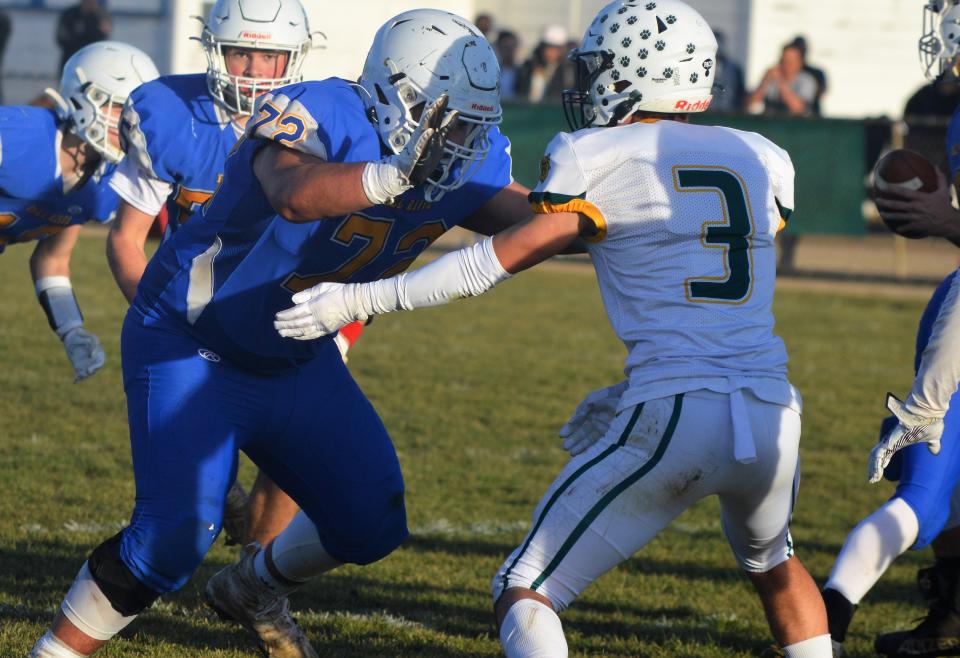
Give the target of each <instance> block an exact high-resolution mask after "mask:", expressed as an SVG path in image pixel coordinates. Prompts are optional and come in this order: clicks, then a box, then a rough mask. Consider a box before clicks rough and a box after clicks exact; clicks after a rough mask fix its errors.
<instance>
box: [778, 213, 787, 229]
mask: <svg viewBox="0 0 960 658" xmlns="http://www.w3.org/2000/svg"><path fill="white" fill-rule="evenodd" d="M785 228H787V220H785V219H784V218H783V217H781V218H780V226H778V227H777V233H779V232H780V231H782V230H783V229H785Z"/></svg>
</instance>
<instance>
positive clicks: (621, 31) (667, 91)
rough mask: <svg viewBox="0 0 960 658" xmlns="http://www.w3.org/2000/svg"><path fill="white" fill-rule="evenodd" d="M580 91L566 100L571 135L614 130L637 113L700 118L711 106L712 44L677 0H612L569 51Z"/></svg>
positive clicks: (570, 93) (570, 92)
mask: <svg viewBox="0 0 960 658" xmlns="http://www.w3.org/2000/svg"><path fill="white" fill-rule="evenodd" d="M570 59H572V60H573V61H574V62H575V63H576V65H577V89H567V90H565V91H564V94H563V105H564V112H565V113H566V115H567V123H569V124H570V127H571V129H573V130H579V129H580V128H587V127H599V126H611V125H617V124H618V123H620V122H622V121H623V120H624V119H626V118H627V117H628V116H630V115H631V114H632V113H634V112H637V111H638V110H643V111H646V112H661V113H673V114H685V113H689V112H703V111H705V110H706V109H707V108H708V107H710V101H711V100H713V78H714V67H715V66H716V61H717V39H716V37H714V36H713V30H711V29H710V26H709V25H707V21H705V20H704V19H703V17H702V16H701V15H700V14H699V13H697V12H696V11H695V10H694V9H693V8H691V7H690V6H689V5H687V4H685V3H683V2H680V0H614V2H611V3H610V4H609V5H607V6H606V7H604V8H603V9H601V10H600V13H599V14H597V16H596V18H594V20H593V23H591V24H590V27H589V28H587V33H586V34H585V35H584V37H583V43H582V44H581V45H580V47H579V48H577V49H576V50H574V51H573V52H571V53H570Z"/></svg>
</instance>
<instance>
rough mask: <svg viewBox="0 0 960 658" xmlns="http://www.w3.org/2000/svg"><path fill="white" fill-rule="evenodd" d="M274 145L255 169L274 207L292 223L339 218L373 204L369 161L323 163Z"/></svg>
mask: <svg viewBox="0 0 960 658" xmlns="http://www.w3.org/2000/svg"><path fill="white" fill-rule="evenodd" d="M280 148H281V147H276V146H273V145H270V146H268V147H266V148H264V149H263V151H262V152H261V153H260V154H258V155H257V158H256V159H255V160H254V163H253V170H254V173H255V174H256V176H257V179H258V180H259V181H260V185H261V186H262V187H263V191H264V193H265V194H266V196H267V199H269V201H270V205H272V206H273V209H274V210H276V211H277V213H278V214H279V215H280V216H281V217H283V218H284V219H286V220H288V221H291V222H313V221H318V220H322V219H326V218H329V217H339V216H341V215H346V214H349V213H352V212H357V211H358V210H363V209H364V208H369V207H370V206H371V205H373V204H372V203H371V202H370V200H369V199H368V198H367V195H366V193H365V192H364V190H363V182H362V179H363V169H364V167H365V166H366V163H363V162H352V163H333V162H322V161H320V160H318V159H316V158H310V157H309V156H306V155H304V154H300V153H296V152H294V151H290V150H288V149H283V150H279V149H280Z"/></svg>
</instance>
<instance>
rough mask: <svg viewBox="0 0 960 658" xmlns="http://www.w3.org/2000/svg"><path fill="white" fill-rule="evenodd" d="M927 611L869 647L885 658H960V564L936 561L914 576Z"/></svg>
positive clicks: (953, 561) (941, 560)
mask: <svg viewBox="0 0 960 658" xmlns="http://www.w3.org/2000/svg"><path fill="white" fill-rule="evenodd" d="M917 585H918V586H919V588H920V591H921V593H923V595H924V596H925V597H926V598H927V600H928V602H929V604H930V607H929V609H928V610H927V615H926V616H925V617H924V618H923V619H922V620H921V621H920V623H919V624H918V625H917V626H916V627H915V628H912V629H910V630H907V631H897V632H894V633H885V634H883V635H878V636H877V639H876V640H875V641H874V644H873V647H874V649H876V651H877V653H879V654H881V655H883V656H887V657H888V658H901V657H903V658H907V657H911V658H926V657H928V656H930V657H932V656H960V605H958V604H960V560H958V559H949V560H943V559H938V560H937V563H936V564H935V565H934V566H932V567H928V568H926V569H920V570H919V571H918V572H917Z"/></svg>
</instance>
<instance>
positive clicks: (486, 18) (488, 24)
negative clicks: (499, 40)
mask: <svg viewBox="0 0 960 658" xmlns="http://www.w3.org/2000/svg"><path fill="white" fill-rule="evenodd" d="M473 24H474V25H476V26H477V29H478V30H480V32H482V33H483V36H485V37H486V38H487V41H492V39H491V38H490V37H491V36H493V35H492V34H491V32H492V30H493V18H492V17H491V16H490V14H477V19H476V20H475V21H473Z"/></svg>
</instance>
